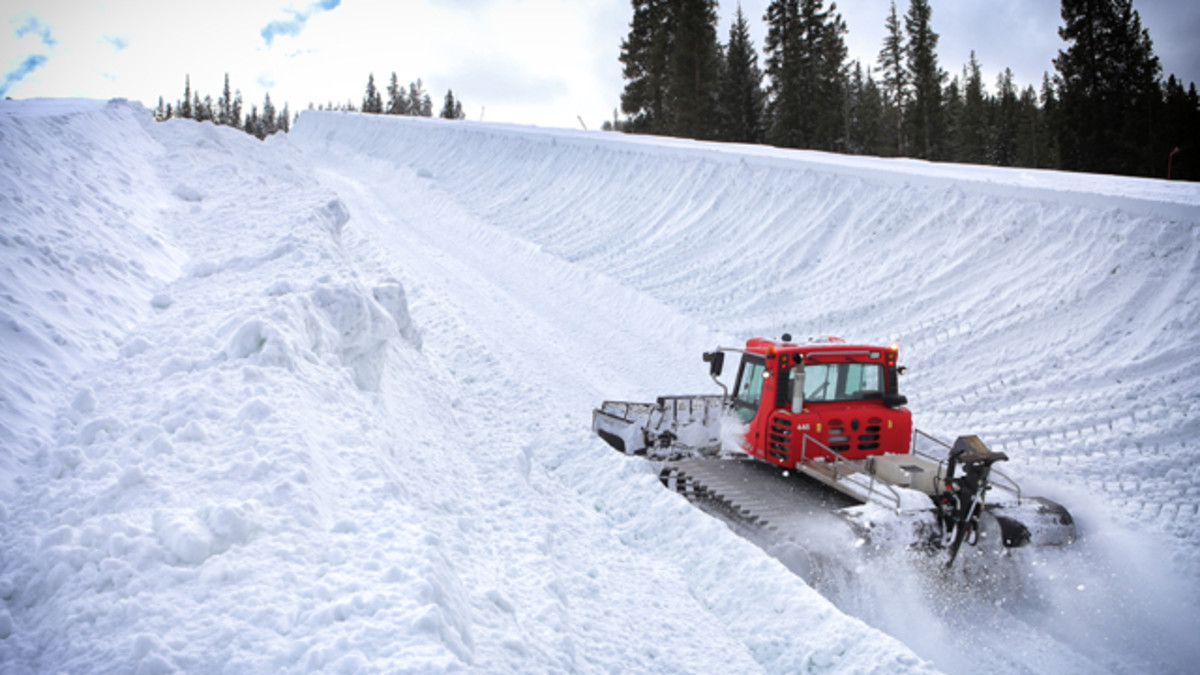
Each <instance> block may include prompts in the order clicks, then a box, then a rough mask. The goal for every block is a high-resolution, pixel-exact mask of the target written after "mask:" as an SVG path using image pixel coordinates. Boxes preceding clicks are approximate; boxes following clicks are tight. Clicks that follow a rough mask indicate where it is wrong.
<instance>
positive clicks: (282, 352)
mask: <svg viewBox="0 0 1200 675" xmlns="http://www.w3.org/2000/svg"><path fill="white" fill-rule="evenodd" d="M225 353H226V354H227V355H228V356H230V357H231V358H235V359H247V358H250V357H254V359H255V361H256V362H257V363H259V364H262V365H268V366H280V367H283V368H286V369H288V370H289V371H291V370H295V368H296V360H295V357H294V355H293V349H292V347H291V345H290V344H289V343H288V341H287V339H286V338H285V337H284V335H283V333H282V332H280V331H279V329H277V328H276V327H275V326H272V325H270V324H268V323H267V322H265V321H263V320H262V319H250V320H249V321H247V322H245V323H244V324H242V325H241V327H240V328H238V329H237V330H236V331H235V332H234V334H233V337H231V338H230V339H229V342H228V343H227V344H226V346H225Z"/></svg>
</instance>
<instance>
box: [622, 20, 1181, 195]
mask: <svg viewBox="0 0 1200 675" xmlns="http://www.w3.org/2000/svg"><path fill="white" fill-rule="evenodd" d="M631 4H632V9H633V15H632V19H631V21H630V30H629V34H628V36H627V37H626V38H625V39H624V40H623V41H622V43H621V51H620V61H621V64H622V67H623V76H624V79H625V88H624V91H623V92H622V94H621V112H622V113H623V114H624V115H625V117H624V118H623V119H617V120H615V124H614V125H612V126H615V127H616V128H620V129H622V130H624V131H628V132H633V133H644V134H661V135H669V136H680V137H687V138H696V139H707V140H718V141H731V142H741V143H767V144H770V145H774V146H780V147H788V148H805V149H812V150H824V151H830V152H839V153H848V154H864V155H877V156H885V157H886V156H898V157H912V158H919V159H927V160H933V161H945V162H964V163H972V164H992V165H998V166H1019V167H1032V168H1050V169H1065V170H1070V171H1085V172H1092V173H1112V174H1122V175H1132V176H1151V177H1159V178H1168V177H1169V178H1172V179H1177V180H1178V179H1185V180H1200V98H1198V97H1197V93H1196V86H1195V83H1194V82H1193V83H1191V84H1189V85H1187V86H1186V88H1185V85H1184V83H1183V82H1182V81H1180V80H1179V79H1178V78H1176V77H1175V76H1174V75H1169V76H1167V77H1166V78H1165V79H1164V77H1163V73H1162V67H1161V65H1160V63H1159V60H1158V57H1157V56H1155V54H1154V49H1153V43H1152V41H1151V39H1150V34H1149V32H1148V31H1147V30H1146V29H1144V28H1143V27H1142V25H1141V19H1140V17H1139V15H1138V12H1137V10H1136V9H1135V8H1134V7H1133V2H1132V0H1062V5H1061V14H1062V23H1061V25H1060V26H1059V27H1058V29H1057V30H1058V35H1059V37H1061V39H1062V41H1063V43H1062V47H1061V49H1060V50H1059V52H1058V55H1057V57H1056V58H1055V59H1054V60H1053V63H1052V64H1047V66H1048V70H1047V71H1046V72H1045V74H1044V76H1043V78H1042V81H1041V83H1040V86H1038V87H1037V88H1035V87H1034V85H1033V84H1028V85H1024V86H1022V85H1021V84H1018V83H1017V82H1015V81H1014V79H1013V75H1012V71H1011V70H1009V69H1008V68H1005V69H1003V70H1002V71H1000V73H999V75H998V76H996V77H995V78H994V79H991V78H990V77H988V76H986V75H985V74H984V68H983V65H982V64H981V63H979V61H978V60H976V58H975V55H974V53H973V52H972V54H971V58H970V60H969V61H968V62H967V63H965V64H962V66H961V70H960V69H958V68H957V67H954V66H952V67H951V68H952V69H951V70H947V67H946V66H944V65H943V64H942V63H940V62H939V60H938V53H937V46H938V37H939V36H938V33H937V30H936V14H935V12H934V10H933V7H932V3H931V2H930V0H908V4H907V8H898V7H897V5H896V2H895V0H893V2H892V3H891V4H890V7H888V9H887V11H886V14H884V15H883V16H881V17H880V21H881V22H883V25H884V27H885V37H884V40H883V41H882V44H880V46H879V53H878V56H877V57H876V60H875V61H874V62H873V63H862V62H861V61H859V60H853V61H851V60H849V59H848V56H847V49H846V43H845V36H846V35H847V32H848V30H849V28H848V26H847V25H846V22H845V21H844V20H843V18H842V17H841V15H840V14H839V13H838V12H837V6H836V3H834V2H828V3H827V2H825V0H772V2H771V3H770V4H769V5H768V7H767V10H766V13H765V15H764V16H763V17H762V20H763V21H764V22H766V38H765V40H764V44H763V45H762V53H761V55H762V57H763V58H762V60H761V61H760V60H759V56H760V54H759V52H758V50H757V47H756V46H755V45H754V44H753V42H752V41H751V38H750V30H749V25H750V24H749V21H750V18H748V17H746V16H745V15H744V14H743V13H742V11H741V7H740V6H739V8H738V11H737V13H736V15H735V20H734V21H733V24H732V26H731V27H730V29H729V33H728V38H727V41H726V42H724V43H722V42H721V41H720V37H719V30H718V21H717V16H718V8H719V6H718V3H717V0H632V2H631ZM1049 68H1052V70H1050V69H1049Z"/></svg>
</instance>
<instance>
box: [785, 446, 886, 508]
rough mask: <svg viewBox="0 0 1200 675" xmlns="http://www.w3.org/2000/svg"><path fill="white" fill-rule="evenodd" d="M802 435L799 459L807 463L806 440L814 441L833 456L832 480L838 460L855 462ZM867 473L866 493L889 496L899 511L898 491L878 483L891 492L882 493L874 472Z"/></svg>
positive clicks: (847, 478) (836, 476) (850, 474)
mask: <svg viewBox="0 0 1200 675" xmlns="http://www.w3.org/2000/svg"><path fill="white" fill-rule="evenodd" d="M802 436H803V438H802V439H801V442H800V461H801V462H803V463H805V464H807V463H808V461H809V460H808V442H809V441H812V442H813V443H815V444H816V445H818V446H820V447H821V448H822V449H823V450H825V451H826V452H828V453H829V454H831V455H833V458H834V460H833V463H834V467H835V468H834V480H835V481H836V480H838V475H837V467H838V466H839V464H838V463H839V462H841V463H845V464H849V465H851V466H853V465H854V462H855V461H856V460H852V459H846V458H845V457H843V456H842V453H840V452H838V451H837V450H834V449H833V448H831V447H829V446H827V445H825V444H824V443H822V442H821V441H818V440H817V439H815V438H813V437H812V436H810V435H808V434H802ZM859 461H862V460H859ZM863 473H867V472H865V471H864V472H863ZM854 475H856V474H855V473H851V472H848V473H847V474H846V475H845V476H844V478H845V479H846V480H849V479H850V478H851V477H852V476H854ZM867 475H868V476H869V479H868V480H867V485H866V490H867V494H868V495H880V496H881V497H882V498H890V499H891V501H893V502H895V507H894V508H895V510H896V512H897V513H899V512H900V506H901V504H902V500H901V498H900V493H899V492H896V489H895V488H893V487H892V486H891V485H888V484H886V483H879V485H881V486H883V487H884V488H886V489H887V491H888V492H890V493H891V495H885V494H883V492H882V491H880V490H879V489H878V488H877V487H876V482H875V474H874V473H868V474H867ZM857 482H858V483H859V485H860V487H861V485H862V483H861V481H857Z"/></svg>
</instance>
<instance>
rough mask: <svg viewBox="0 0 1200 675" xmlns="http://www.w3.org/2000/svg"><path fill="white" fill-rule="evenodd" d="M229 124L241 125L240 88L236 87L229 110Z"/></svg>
mask: <svg viewBox="0 0 1200 675" xmlns="http://www.w3.org/2000/svg"><path fill="white" fill-rule="evenodd" d="M229 115H230V117H229V126H231V127H238V128H241V126H242V90H241V89H238V90H237V91H236V92H235V93H234V95H233V105H232V106H231V107H230V110H229Z"/></svg>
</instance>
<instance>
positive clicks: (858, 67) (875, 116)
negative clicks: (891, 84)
mask: <svg viewBox="0 0 1200 675" xmlns="http://www.w3.org/2000/svg"><path fill="white" fill-rule="evenodd" d="M851 73H852V74H851V75H850V79H849V83H848V86H847V88H846V89H847V113H848V114H847V116H846V130H847V131H846V136H847V143H846V152H849V153H852V154H856V155H877V154H880V152H881V151H882V148H883V126H882V122H883V107H882V100H881V98H880V93H879V87H878V86H877V85H876V84H875V79H874V76H873V75H872V74H871V69H870V67H868V68H867V69H866V74H865V75H864V73H863V67H862V64H861V63H860V62H858V61H855V62H854V68H853V69H852V71H851Z"/></svg>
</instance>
